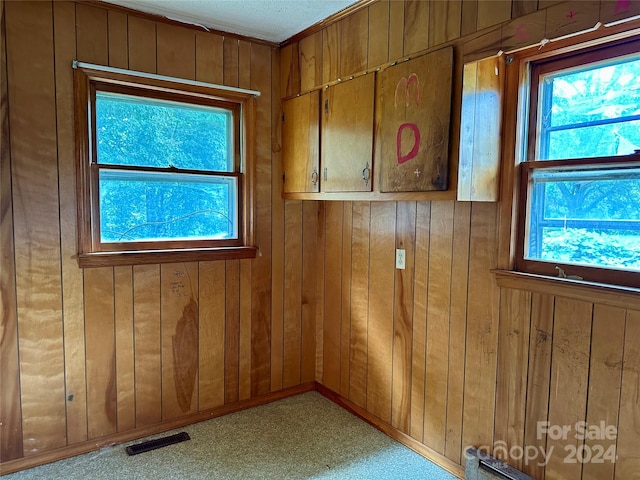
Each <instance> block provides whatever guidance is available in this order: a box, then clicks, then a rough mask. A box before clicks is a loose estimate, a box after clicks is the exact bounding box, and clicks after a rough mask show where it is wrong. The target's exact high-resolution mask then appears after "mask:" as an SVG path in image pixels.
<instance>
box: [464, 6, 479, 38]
mask: <svg viewBox="0 0 640 480" xmlns="http://www.w3.org/2000/svg"><path fill="white" fill-rule="evenodd" d="M477 30H478V0H462V20H461V23H460V34H461V35H462V36H464V35H469V34H471V33H474V32H476V31H477Z"/></svg>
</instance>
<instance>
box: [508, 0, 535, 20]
mask: <svg viewBox="0 0 640 480" xmlns="http://www.w3.org/2000/svg"><path fill="white" fill-rule="evenodd" d="M537 9H538V0H513V1H512V2H511V18H518V17H523V16H524V15H528V14H529V13H533V12H535V11H536V10H537Z"/></svg>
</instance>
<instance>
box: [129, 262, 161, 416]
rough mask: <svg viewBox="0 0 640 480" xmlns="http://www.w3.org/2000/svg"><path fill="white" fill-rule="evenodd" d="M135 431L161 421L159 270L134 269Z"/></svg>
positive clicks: (153, 266) (157, 268) (140, 267)
mask: <svg viewBox="0 0 640 480" xmlns="http://www.w3.org/2000/svg"><path fill="white" fill-rule="evenodd" d="M133 328H134V339H135V340H134V342H135V343H134V348H135V373H134V375H135V382H136V393H135V395H136V428H139V427H143V426H146V425H151V424H154V423H158V422H160V420H162V370H161V351H160V339H161V336H160V267H159V266H158V265H136V266H135V267H133Z"/></svg>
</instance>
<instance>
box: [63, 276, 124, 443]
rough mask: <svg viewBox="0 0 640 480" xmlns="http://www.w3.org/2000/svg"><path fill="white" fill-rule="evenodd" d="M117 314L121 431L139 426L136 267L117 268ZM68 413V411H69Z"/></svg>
mask: <svg viewBox="0 0 640 480" xmlns="http://www.w3.org/2000/svg"><path fill="white" fill-rule="evenodd" d="M113 283H114V314H115V327H116V387H117V393H116V401H117V406H118V432H124V431H127V430H132V429H134V428H135V426H136V399H135V378H134V369H135V363H134V355H135V350H134V344H133V268H132V267H115V268H114V276H113ZM67 411H68V408H67Z"/></svg>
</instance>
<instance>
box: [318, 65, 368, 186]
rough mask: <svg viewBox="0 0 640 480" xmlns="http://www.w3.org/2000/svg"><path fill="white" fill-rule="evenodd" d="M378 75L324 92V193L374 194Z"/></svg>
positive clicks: (322, 113) (322, 184)
mask: <svg viewBox="0 0 640 480" xmlns="http://www.w3.org/2000/svg"><path fill="white" fill-rule="evenodd" d="M374 104H375V74H367V75H363V76H361V77H358V78H355V79H352V80H349V81H346V82H342V83H338V84H336V85H333V86H331V87H328V88H325V89H324V90H323V92H322V106H321V113H320V114H321V116H322V128H321V149H320V153H321V161H320V166H321V169H322V175H321V190H322V192H371V191H372V183H373V182H372V178H373V177H372V170H373V128H374V108H375V107H374Z"/></svg>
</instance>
